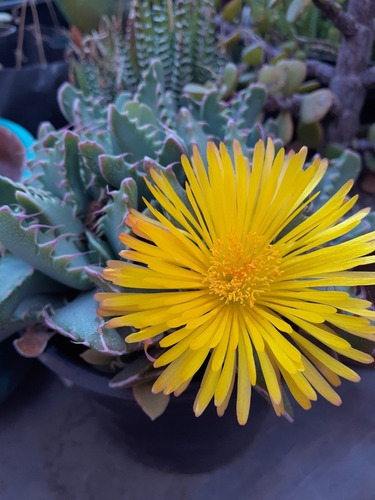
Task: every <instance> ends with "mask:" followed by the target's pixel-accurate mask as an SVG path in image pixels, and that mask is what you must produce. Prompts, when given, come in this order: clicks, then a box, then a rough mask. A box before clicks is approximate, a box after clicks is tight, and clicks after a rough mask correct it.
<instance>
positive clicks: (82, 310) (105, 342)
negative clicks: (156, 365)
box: [45, 292, 126, 354]
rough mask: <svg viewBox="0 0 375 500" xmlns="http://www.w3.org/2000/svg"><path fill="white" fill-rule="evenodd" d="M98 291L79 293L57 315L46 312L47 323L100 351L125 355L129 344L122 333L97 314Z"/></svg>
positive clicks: (63, 333)
mask: <svg viewBox="0 0 375 500" xmlns="http://www.w3.org/2000/svg"><path fill="white" fill-rule="evenodd" d="M97 304H98V303H97V301H96V300H95V299H94V292H88V293H84V294H81V295H79V296H78V297H77V298H76V299H74V300H72V302H69V304H67V305H66V306H64V307H61V308H60V309H58V310H57V311H56V313H55V314H52V315H49V314H48V313H46V315H45V322H46V324H47V325H48V326H49V327H50V328H52V329H53V330H55V331H57V332H58V333H61V334H62V335H65V336H67V337H70V338H71V339H73V340H74V341H76V342H78V343H80V344H84V345H86V346H88V347H92V348H93V349H96V350H97V351H100V352H106V353H110V354H122V353H124V352H125V351H126V345H125V342H124V341H123V339H122V338H121V337H120V335H119V334H118V332H117V331H116V330H114V329H107V328H106V327H105V326H104V321H103V319H102V318H101V317H99V316H98V314H97Z"/></svg>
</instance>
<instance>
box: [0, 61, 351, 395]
mask: <svg viewBox="0 0 375 500" xmlns="http://www.w3.org/2000/svg"><path fill="white" fill-rule="evenodd" d="M221 95H222V87H218V86H214V87H212V88H209V89H207V90H206V91H205V92H204V93H203V95H201V96H199V98H196V97H194V95H193V94H192V93H191V94H188V93H187V94H185V95H183V96H181V100H180V103H179V104H178V103H177V102H176V100H173V99H170V97H169V94H168V91H167V88H166V83H165V79H164V71H163V63H162V61H161V60H159V59H156V60H153V61H151V64H150V66H149V68H148V70H147V71H146V72H145V73H144V76H143V79H142V81H141V82H140V83H139V84H138V86H137V88H136V90H135V92H134V93H131V92H129V91H124V92H122V93H119V94H118V96H117V98H116V99H115V101H114V102H113V103H112V104H110V105H108V106H106V107H105V106H103V103H102V100H101V98H100V97H94V96H90V95H86V94H84V93H83V92H82V91H81V90H78V89H76V88H74V87H73V86H72V85H70V84H65V85H63V87H62V88H61V89H60V92H59V102H60V105H61V108H62V111H63V112H64V114H65V116H66V117H67V119H68V120H69V121H70V122H71V124H72V126H71V129H62V130H55V129H54V128H53V127H52V126H51V125H50V124H47V123H45V124H42V126H41V127H40V130H39V136H38V141H37V143H36V145H35V159H33V160H32V161H31V163H30V164H29V170H30V173H31V177H30V179H29V180H27V181H25V182H24V183H16V182H13V181H11V180H10V179H9V178H6V177H0V241H1V243H2V245H3V247H4V249H5V250H4V254H3V257H2V258H1V259H0V276H1V277H2V279H1V280H0V340H2V339H4V338H6V337H8V336H9V335H10V334H12V333H14V332H16V331H19V330H21V329H23V328H26V329H27V331H29V332H30V327H35V325H36V326H37V330H43V329H49V330H51V331H52V332H54V333H56V334H58V335H62V336H65V337H68V338H70V339H71V340H73V341H74V342H75V343H79V344H82V345H84V346H86V347H88V348H89V350H88V351H86V353H84V358H85V359H86V360H87V361H88V362H90V363H92V364H94V365H95V366H98V367H99V368H100V369H101V370H105V371H107V372H109V373H111V374H112V376H113V378H112V380H111V382H110V385H111V386H112V387H116V388H124V387H129V386H130V385H135V386H136V387H139V386H140V385H142V384H147V383H148V382H149V380H150V379H151V378H153V377H155V376H157V373H156V371H155V370H154V369H153V368H152V364H151V362H150V361H149V360H148V359H147V357H145V356H144V353H143V346H141V345H135V346H128V345H126V344H125V342H124V338H125V336H126V333H128V332H125V331H123V329H118V330H115V329H107V328H106V327H105V324H104V322H103V320H102V319H101V318H100V317H99V316H98V315H97V305H96V302H95V300H94V293H95V291H96V289H97V288H98V287H99V288H101V289H104V290H112V288H111V286H112V285H109V284H108V283H107V282H104V280H103V279H102V278H101V269H102V267H103V266H104V264H105V262H106V261H107V260H108V259H111V258H115V257H116V256H117V253H118V251H119V250H120V243H119V240H118V235H119V233H121V232H127V231H129V228H128V227H127V226H126V225H125V224H124V217H125V215H126V213H127V211H128V210H129V208H130V207H134V208H137V209H138V210H141V211H144V210H145V206H144V203H143V201H142V197H145V198H147V199H150V195H149V193H148V192H147V189H146V188H145V182H144V179H143V177H144V176H146V177H147V176H148V175H149V169H150V167H153V168H156V169H161V170H163V171H164V173H165V175H166V176H167V177H168V179H169V181H170V182H171V184H172V185H173V187H174V189H175V190H176V191H177V192H178V193H179V194H180V196H181V198H182V199H184V197H186V193H185V190H184V188H183V181H184V179H183V176H182V168H181V166H180V157H181V154H187V155H188V156H190V155H191V153H192V145H193V144H197V145H198V146H199V148H200V149H201V150H205V147H206V144H207V141H208V140H214V141H216V142H218V141H223V142H224V143H226V144H227V146H228V150H230V148H229V146H230V145H231V143H232V141H233V140H234V139H237V140H239V141H240V143H241V145H242V148H243V151H244V153H245V154H246V155H248V156H249V157H250V158H251V155H252V148H253V146H254V145H255V143H256V142H257V141H258V139H259V138H263V139H265V137H266V136H267V135H271V136H273V138H274V142H275V146H276V147H281V146H282V141H281V140H280V139H278V138H277V137H278V132H279V125H278V124H277V123H276V122H275V121H273V120H265V121H263V122H262V110H263V107H264V104H265V102H266V98H267V92H266V90H265V87H264V86H263V85H261V84H253V85H250V86H249V87H247V88H245V89H243V90H241V91H240V92H237V93H234V94H233V95H232V96H231V97H229V98H228V99H227V100H226V101H223V100H222V99H221ZM348 162H349V163H350V165H351V168H350V169H349V168H348V164H349V163H348ZM353 162H354V163H353ZM353 164H355V165H357V167H358V165H359V160H358V158H353V155H351V154H349V153H348V152H344V153H343V154H342V155H341V156H340V157H339V158H338V159H336V160H334V161H333V163H332V171H331V175H329V176H327V181H326V183H325V184H323V185H322V186H321V191H323V193H324V192H325V191H327V190H329V189H333V187H334V188H338V187H339V186H340V185H342V184H343V183H344V182H345V181H346V177H347V176H348V175H349V170H350V176H351V177H352V175H353V174H352V173H353ZM151 202H153V201H152V200H151ZM33 331H35V328H34V330H33ZM44 346H45V341H43V343H42V346H41V349H43V348H44ZM151 349H153V350H154V351H155V350H157V349H158V348H157V346H156V345H155V346H151ZM135 351H139V353H138V355H137V353H136V352H135ZM136 391H138V389H136ZM141 393H142V391H140V392H139V393H137V394H138V396H137V397H138V398H140V397H141V396H140V394H141Z"/></svg>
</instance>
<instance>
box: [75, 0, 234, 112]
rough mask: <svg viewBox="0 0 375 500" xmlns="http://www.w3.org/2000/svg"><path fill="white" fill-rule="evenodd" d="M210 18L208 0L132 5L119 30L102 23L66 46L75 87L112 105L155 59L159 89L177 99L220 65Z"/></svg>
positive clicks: (165, 0)
mask: <svg viewBox="0 0 375 500" xmlns="http://www.w3.org/2000/svg"><path fill="white" fill-rule="evenodd" d="M215 13H216V8H215V1H214V0H196V1H195V2H186V1H184V0H177V1H176V2H173V1H172V0H157V1H150V0H141V1H138V0H133V1H132V4H131V9H130V13H129V16H128V19H127V22H126V26H125V27H123V26H122V23H121V22H119V21H118V20H109V19H106V20H104V21H103V23H102V25H101V27H100V29H99V30H98V31H97V32H93V33H91V34H90V35H87V36H85V37H83V38H82V40H81V41H80V44H79V45H77V44H76V45H75V44H72V50H73V53H74V54H75V56H76V62H75V64H74V76H75V82H76V84H77V86H78V87H79V88H80V89H81V90H83V91H84V93H85V94H87V95H91V96H98V97H101V98H102V99H103V100H105V102H107V103H109V102H113V101H114V100H115V98H116V96H117V95H118V93H119V92H121V91H124V90H125V91H129V92H134V91H135V90H136V87H137V85H138V84H139V82H140V81H141V80H142V79H143V73H144V71H146V70H147V69H148V67H149V65H150V63H151V61H152V60H153V59H155V58H157V59H158V60H159V61H160V62H161V73H162V75H163V80H164V86H165V88H166V89H168V91H169V92H170V95H171V97H172V98H174V99H178V98H179V96H180V94H181V91H182V89H183V87H184V86H185V85H186V84H187V83H190V82H192V81H194V82H196V83H205V82H206V81H207V80H208V79H212V78H215V77H216V75H217V74H218V73H219V72H220V70H221V68H222V67H223V66H224V62H225V58H224V55H223V54H222V55H220V51H218V49H217V46H216V43H217V37H216V33H215Z"/></svg>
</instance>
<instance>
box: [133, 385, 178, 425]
mask: <svg viewBox="0 0 375 500" xmlns="http://www.w3.org/2000/svg"><path fill="white" fill-rule="evenodd" d="M151 388H152V383H150V382H145V383H144V384H139V385H136V386H134V387H133V394H134V398H135V400H136V401H137V403H138V404H139V406H140V407H141V408H142V410H143V411H144V412H145V413H146V415H148V416H149V417H150V418H151V420H155V419H156V418H158V417H160V415H162V414H163V413H164V412H165V410H166V408H167V406H168V403H169V398H170V396H169V395H167V396H166V395H165V394H163V393H162V392H161V393H159V394H153V393H152V392H151Z"/></svg>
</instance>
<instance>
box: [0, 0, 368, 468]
mask: <svg viewBox="0 0 375 500" xmlns="http://www.w3.org/2000/svg"><path fill="white" fill-rule="evenodd" d="M165 7H166V4H165ZM194 7H195V8H197V7H199V9H202V11H200V10H198V14H197V15H196V17H192V15H191V14H192V12H191V11H189V9H190V8H192V6H191V5H190V4H187V3H186V2H176V4H175V10H174V13H173V20H174V23H173V26H174V29H173V30H171V32H170V39H169V41H168V43H166V44H165V45H164V49H163V51H162V53H159V54H158V57H157V58H153V57H152V56H153V55H154V54H153V52H152V50H153V49H152V48H153V47H155V46H156V47H157V45H154V43H153V39H148V41H147V43H145V44H143V45H142V44H141V43H140V41H142V36H141V37H140V39H138V49H137V50H138V53H137V55H138V56H145V54H147V59H144V60H145V61H146V63H147V64H146V68H145V71H144V72H143V73H142V78H139V80H138V81H135V82H134V90H132V89H128V88H126V87H125V88H124V89H122V90H119V91H118V92H117V93H116V94H115V95H114V96H113V98H112V99H109V100H108V101H106V100H105V99H104V97H103V96H102V95H100V94H98V95H96V96H95V97H94V96H93V95H91V92H89V91H87V88H86V89H84V90H79V89H77V88H75V87H73V86H72V85H69V84H66V85H64V86H63V87H62V88H61V89H60V91H59V102H60V106H61V108H62V110H63V112H64V114H65V116H66V118H67V119H68V120H69V121H70V122H71V123H72V126H71V129H70V130H67V129H65V130H55V129H54V128H53V127H52V126H51V125H49V124H43V125H42V126H41V127H40V130H39V135H38V142H37V144H36V146H35V154H36V157H35V159H34V160H33V161H32V162H31V163H30V170H31V173H32V178H31V179H30V180H28V181H25V183H24V184H20V183H15V182H12V181H11V180H9V179H6V178H0V196H1V208H0V241H1V242H2V244H3V245H4V247H5V248H6V252H5V253H4V256H3V258H2V259H1V260H0V271H1V268H3V269H7V273H8V275H9V278H8V279H7V280H4V282H3V283H1V286H3V287H5V288H6V290H7V293H6V294H5V293H3V294H2V296H3V297H4V298H3V300H2V301H1V302H0V313H1V318H2V319H1V326H2V332H3V335H5V334H6V333H8V332H11V331H15V330H17V329H20V328H25V333H24V335H23V336H22V337H21V339H19V340H18V341H16V342H15V345H16V347H17V349H18V350H19V351H20V352H22V353H24V354H26V355H28V356H37V355H39V356H40V358H41V359H42V360H43V361H44V362H45V363H46V364H48V365H49V366H50V367H52V368H53V369H55V371H56V372H58V373H60V374H61V375H62V376H65V377H67V378H70V379H73V380H74V381H75V382H76V383H78V384H81V385H82V386H84V387H88V386H90V387H95V388H96V392H98V393H101V394H102V395H103V393H105V394H104V396H107V397H108V395H109V394H113V398H111V401H109V400H108V399H107V400H106V402H105V403H106V405H107V406H111V405H112V404H113V405H114V406H115V413H117V416H118V417H119V418H120V419H121V418H123V421H122V424H121V425H122V426H123V428H125V429H126V430H127V431H128V432H127V433H126V434H127V437H128V439H130V441H131V440H132V436H134V435H135V436H137V437H136V438H134V437H133V442H132V441H131V443H130V445H129V446H130V447H132V449H133V450H134V449H135V443H134V439H136V443H137V446H138V442H139V443H140V442H141V441H140V440H141V436H142V434H143V435H144V436H146V438H147V439H146V441H147V443H148V446H146V445H145V446H140V448H141V449H142V450H143V451H145V452H146V454H147V456H150V455H152V454H155V455H157V456H158V458H159V465H160V463H161V462H162V459H161V456H162V452H161V447H163V446H164V447H165V449H166V450H168V451H167V452H166V454H165V455H166V457H164V458H166V459H168V458H169V461H170V460H173V462H174V466H175V467H178V460H177V458H176V456H175V455H174V454H172V452H171V449H172V447H173V444H176V442H177V441H176V442H175V441H174V439H175V437H176V436H177V435H178V434H180V435H181V437H182V438H183V437H184V433H185V432H186V435H187V436H188V439H189V441H192V435H191V434H190V430H191V429H193V428H195V431H196V432H198V433H199V432H201V434H199V441H200V446H201V448H194V450H197V449H200V450H201V452H200V453H201V455H203V454H204V453H205V452H204V451H203V450H204V449H205V450H206V452H207V455H210V450H211V452H212V450H213V446H214V445H213V442H214V443H216V445H215V450H217V453H218V454H219V451H220V449H221V448H220V446H218V443H219V440H218V437H217V436H218V435H225V436H226V438H227V442H228V443H230V442H231V441H232V444H233V443H236V442H237V440H236V439H237V438H236V439H234V438H233V440H232V437H231V436H232V435H231V434H229V431H228V427H227V422H228V418H229V420H230V421H231V422H233V423H235V425H236V427H235V429H236V431H235V434H236V435H237V437H239V439H240V440H242V442H243V443H244V442H245V441H246V439H245V436H247V437H251V432H250V431H251V429H252V428H253V427H252V426H253V425H254V429H255V427H256V425H255V421H254V422H252V421H251V418H252V410H251V411H250V421H249V423H247V420H248V417H249V409H250V402H251V401H253V403H252V405H253V404H254V403H255V404H256V398H255V397H254V394H252V388H255V390H256V391H257V392H259V393H260V394H261V395H263V396H264V397H265V398H267V399H268V400H269V402H270V403H271V404H272V406H273V408H274V410H275V412H276V414H277V415H280V416H282V415H283V416H285V417H286V418H288V419H291V418H292V417H291V414H292V410H291V405H290V402H289V399H288V394H290V393H291V395H292V396H293V398H294V399H295V400H296V401H297V402H298V403H299V404H300V405H301V406H302V407H303V408H306V409H307V408H309V407H310V406H311V401H314V400H315V399H316V398H317V393H320V394H321V395H322V396H323V397H325V398H326V399H328V400H329V401H330V402H331V403H333V404H336V405H339V404H340V402H341V400H340V396H339V394H338V393H337V392H336V391H335V390H334V389H333V387H332V386H336V385H339V383H340V377H343V378H347V379H349V380H352V381H357V380H358V376H357V374H356V373H355V372H354V370H353V369H352V368H350V367H348V366H346V365H345V364H344V363H342V362H341V361H338V360H337V359H336V355H337V354H339V355H344V356H346V357H347V358H350V359H353V360H356V361H359V362H361V363H370V362H372V357H371V356H370V354H368V353H367V352H365V350H364V349H361V348H357V343H359V344H361V341H362V340H365V341H370V342H371V341H373V339H374V326H373V325H372V319H373V315H374V313H373V310H372V309H371V303H370V302H368V301H365V300H363V299H361V298H360V297H358V296H356V295H355V294H354V292H353V291H352V290H351V288H350V287H352V286H355V285H358V286H365V285H372V284H374V281H375V277H374V275H373V273H367V272H365V273H363V272H361V271H352V270H351V269H352V268H353V267H356V266H360V265H364V264H368V263H371V262H373V261H374V257H373V256H372V255H371V253H372V252H373V251H374V243H373V232H369V224H367V225H366V222H362V220H363V219H364V218H365V216H366V215H367V214H368V210H360V211H359V212H354V213H351V212H350V210H351V209H352V207H353V205H354V203H355V201H356V198H355V197H352V198H350V200H347V198H346V196H347V194H348V193H349V190H350V188H351V186H352V181H350V178H351V177H353V174H354V175H355V174H356V171H355V169H357V174H358V173H359V166H360V160H359V157H358V155H355V154H353V153H351V152H350V151H347V150H346V151H344V152H343V153H342V154H341V155H340V156H339V157H338V158H336V159H334V160H332V161H330V162H328V161H327V160H324V159H323V160H322V159H320V158H318V157H316V158H311V157H309V158H306V155H307V150H306V148H301V149H300V150H299V151H296V152H294V151H292V150H291V151H289V152H285V151H284V149H283V148H282V141H281V140H280V138H278V136H277V134H278V131H279V130H282V127H281V128H280V127H275V126H274V122H273V120H272V118H269V116H267V115H263V116H262V111H263V109H264V106H265V104H266V102H267V91H266V89H265V86H264V85H262V84H258V83H256V84H253V85H250V86H248V87H245V88H243V89H242V90H236V88H235V87H236V84H235V83H234V82H235V79H233V71H232V69H233V64H230V65H229V66H226V67H225V69H223V70H222V71H221V72H219V73H218V74H217V76H216V77H215V78H214V81H213V82H212V83H211V84H210V85H207V86H205V85H204V84H203V85H202V84H200V85H196V86H191V85H190V86H188V87H187V88H186V86H185V88H184V89H183V88H180V92H179V93H178V92H177V91H176V89H174V88H173V87H172V82H173V81H174V80H173V78H172V77H171V75H170V73H168V67H169V65H168V57H171V56H173V57H174V59H173V60H174V62H175V65H174V66H173V68H172V69H173V70H174V71H175V72H177V76H176V77H175V81H176V82H177V81H178V78H177V77H178V74H179V73H178V71H179V72H181V78H180V79H181V80H183V82H184V85H189V84H190V83H192V82H191V81H190V82H189V79H188V78H187V77H186V75H193V74H194V71H193V69H194V67H197V68H199V66H200V64H199V60H197V58H191V54H192V52H193V50H197V47H198V46H199V44H198V45H194V42H195V41H196V40H197V39H202V33H201V31H200V30H201V29H203V28H202V27H205V26H206V27H207V25H204V24H203V23H202V19H206V20H207V23H208V25H209V23H210V22H211V19H212V18H213V16H212V15H209V14H210V13H212V12H213V10H212V9H213V8H214V6H213V4H210V5H209V9H208V2H204V1H203V0H202V2H199V3H197V4H196V5H194ZM137 8H138V9H140V8H141V7H140V6H139V5H138V3H136V2H135V3H134V16H136V15H137ZM142 8H144V9H146V12H145V11H142V12H141V11H139V12H141V13H142V16H143V17H142V18H143V19H148V20H150V19H156V18H155V16H154V17H153V16H152V14H155V12H154V11H153V10H152V9H154V8H156V7H154V6H150V5H148V6H147V5H146V4H143V3H142ZM147 9H149V11H148V12H147ZM207 9H208V10H207ZM139 12H138V15H139ZM160 12H161V13H163V12H164V17H162V16H160ZM203 13H205V14H206V17H205V16H203ZM158 14H159V17H158V22H164V23H166V25H169V26H171V24H170V18H169V16H170V15H171V14H170V12H169V11H168V10H166V9H164V11H163V9H161V10H160V11H158ZM200 14H201V15H200ZM131 19H134V17H133V18H132V17H131V15H130V20H131ZM135 19H136V17H135ZM160 19H161V21H160ZM187 19H195V22H196V23H197V24H194V22H190V23H188V22H187V21H186V20H187ZM130 22H131V21H130ZM138 26H139V25H138ZM145 26H146V24H145ZM156 27H157V25H156V21H155V26H154V28H155V31H154V33H155V36H160V33H162V32H163V31H162V30H161V31H160V32H158V30H157V29H156ZM143 28H144V27H143ZM147 29H149V26H148V25H147ZM205 29H206V28H205ZM139 33H140V34H142V33H143V30H142V25H141V27H140V31H139ZM187 33H190V35H191V36H190V37H188V36H187ZM205 33H207V31H205ZM181 34H183V35H184V36H185V38H182V36H181ZM192 35H194V36H195V38H194V36H192ZM182 40H184V41H186V40H189V41H190V43H191V45H187V46H186V44H185V45H184V44H181V43H180V42H181V41H182ZM143 41H144V39H143ZM211 43H212V42H210V44H209V45H210V46H211ZM136 46H137V45H136ZM149 48H150V51H149ZM182 48H183V50H182ZM198 53H199V52H198ZM188 56H189V57H188ZM201 56H202V57H207V52H205V51H203V52H202V53H201ZM137 60H138V61H139V60H142V57H141V59H137ZM195 65H196V66H195ZM124 67H125V63H124ZM126 67H129V66H126ZM132 67H133V68H134V66H132ZM234 69H235V71H236V68H234ZM99 70H100V68H98V71H99ZM116 74H117V73H116ZM172 75H173V73H172ZM168 76H169V79H168ZM229 77H231V78H229ZM185 78H186V80H184V79H185ZM81 81H84V80H81ZM228 82H231V86H230V85H228ZM125 83H126V81H125ZM132 85H133V83H132ZM225 99H226V100H225ZM108 102H109V103H108ZM267 137H269V139H268V141H267V140H266V138H267ZM220 143H221V145H220V146H219V144H220ZM317 189H319V191H320V194H319V193H318V191H317ZM341 218H343V219H342V220H341ZM369 220H370V224H371V223H372V220H373V218H372V219H371V217H369ZM119 252H120V256H121V258H122V259H124V260H120V259H119V258H118V253H119ZM106 262H107V264H106ZM337 287H339V288H340V289H336V288H337ZM98 303H99V304H100V305H99V308H98ZM108 318H109V320H108ZM106 320H108V321H106ZM69 339H70V340H73V343H71V342H69ZM48 341H50V342H49V343H50V347H49V348H47V349H46V346H47V343H48ZM76 344H78V346H77V345H76ZM84 367H86V368H85V369H84ZM90 367H91V369H90ZM91 381H93V382H91ZM172 393H173V396H172ZM253 393H254V391H253ZM116 396H117V397H116ZM175 396H177V397H175ZM133 397H134V399H135V401H137V403H139V404H140V406H141V407H142V408H143V409H144V411H145V412H146V413H147V414H148V415H150V416H151V418H154V419H155V418H156V417H159V418H156V420H155V422H153V423H149V425H147V420H146V417H141V416H140V414H139V413H137V410H135V413H134V412H133V410H134V401H133V399H132V398H133ZM124 401H126V403H124ZM124 405H126V409H125V406H124ZM186 405H187V406H188V407H189V408H190V410H188V411H187V408H186ZM165 409H166V411H165V413H163V412H164V410H165ZM252 409H253V408H252ZM192 410H194V413H195V415H196V416H199V418H196V417H195V416H193V411H192ZM213 410H215V411H217V413H218V414H219V416H222V418H221V419H217V420H218V423H217V428H216V429H218V430H215V429H214V425H213V424H212V423H211V422H210V420H206V419H208V418H210V417H208V415H209V414H210V412H211V413H214V411H213ZM254 410H255V408H254ZM138 411H139V410H138ZM224 413H225V415H224V416H223V414H224ZM161 414H163V415H162V416H160V415H161ZM168 414H169V415H170V420H168ZM234 414H235V415H236V416H234ZM182 415H183V416H184V417H182ZM188 415H189V416H190V417H191V418H190V422H191V423H190V424H187V423H186V421H185V416H186V418H187V419H188ZM232 417H233V418H232ZM164 418H165V419H166V422H168V423H167V425H169V426H170V428H171V432H172V427H174V429H173V439H171V440H170V441H169V442H168V443H165V441H166V440H165V439H164V440H163V439H162V438H163V437H164V435H163V433H162V432H163V431H162V427H161V426H162V422H163V419H164ZM255 419H256V416H255V412H254V420H255ZM236 420H238V422H239V423H240V424H242V425H241V426H238V424H237V423H236ZM158 422H159V423H158ZM173 422H174V424H172V423H173ZM180 422H183V423H182V424H181V425H182V427H183V428H181V426H180V425H179V423H180ZM199 422H201V424H200V423H199ZM245 424H246V425H245ZM159 425H160V427H159ZM188 425H190V427H188ZM207 426H208V427H207ZM146 428H147V429H146ZM207 428H209V429H210V431H212V434H211V436H212V439H211V440H208V441H207V443H206V448H204V447H203V446H204V445H203V437H202V436H204V435H206V434H207V432H208V431H207ZM188 429H189V432H188ZM205 429H206V430H205ZM133 433H135V434H133ZM160 436H162V438H160ZM185 437H186V436H185ZM151 441H152V442H151ZM185 444H186V440H185ZM191 446H192V447H193V443H192V444H191ZM194 446H195V445H194ZM223 448H224V446H223ZM236 448H237V449H238V450H239V449H240V446H238V447H237V445H236ZM228 449H229V451H230V455H231V454H233V452H234V450H233V446H232V448H230V447H229V448H228ZM223 451H224V450H223ZM180 458H181V460H182V464H183V465H182V466H181V467H180V468H182V469H183V470H185V471H188V470H189V467H188V465H187V464H188V463H189V462H191V457H190V454H189V451H187V455H186V454H185V455H184V453H182V454H181V455H180ZM218 460H219V462H221V463H222V462H223V461H224V458H223V457H219V459H218ZM180 464H181V462H180ZM200 467H201V468H203V469H204V468H205V469H207V468H209V466H208V465H207V463H204V464H200ZM190 470H191V469H190Z"/></svg>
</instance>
